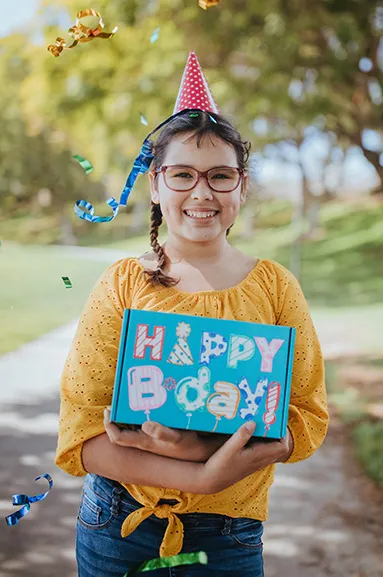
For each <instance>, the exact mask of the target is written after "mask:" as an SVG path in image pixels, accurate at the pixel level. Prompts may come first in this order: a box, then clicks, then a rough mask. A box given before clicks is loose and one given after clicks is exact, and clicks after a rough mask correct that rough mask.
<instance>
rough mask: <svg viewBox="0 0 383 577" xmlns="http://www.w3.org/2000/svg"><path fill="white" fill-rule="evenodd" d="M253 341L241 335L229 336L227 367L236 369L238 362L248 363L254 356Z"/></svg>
mask: <svg viewBox="0 0 383 577" xmlns="http://www.w3.org/2000/svg"><path fill="white" fill-rule="evenodd" d="M254 351H255V344H254V341H253V339H250V338H249V337H245V336H241V335H231V336H230V345H229V354H228V359H227V366H228V367H229V368H231V369H236V368H237V365H238V361H248V360H249V359H251V357H252V356H253V355H254Z"/></svg>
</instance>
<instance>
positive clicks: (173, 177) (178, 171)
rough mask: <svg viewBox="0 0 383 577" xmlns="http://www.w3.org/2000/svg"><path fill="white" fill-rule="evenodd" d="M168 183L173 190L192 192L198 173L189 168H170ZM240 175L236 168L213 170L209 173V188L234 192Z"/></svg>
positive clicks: (167, 172)
mask: <svg viewBox="0 0 383 577" xmlns="http://www.w3.org/2000/svg"><path fill="white" fill-rule="evenodd" d="M165 176H166V182H167V185H168V186H169V188H172V189H173V190H179V191H186V190H191V189H192V188H193V187H194V186H195V185H196V183H197V180H198V172H197V170H195V169H194V168H190V167H187V166H169V167H168V168H167V169H166V173H165ZM239 179H240V174H239V172H238V170H236V169H235V168H230V167H224V168H212V169H211V170H209V172H208V173H207V180H208V183H209V186H210V187H211V188H212V189H213V190H216V191H217V192H229V191H231V190H234V189H235V188H236V187H237V186H238V183H239Z"/></svg>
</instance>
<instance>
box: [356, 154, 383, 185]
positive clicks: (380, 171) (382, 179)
mask: <svg viewBox="0 0 383 577" xmlns="http://www.w3.org/2000/svg"><path fill="white" fill-rule="evenodd" d="M361 149H362V152H363V154H364V156H365V158H367V160H368V162H370V163H371V164H372V166H373V167H374V168H375V171H376V174H377V175H378V178H379V183H378V186H377V188H376V189H375V190H374V191H373V194H383V166H381V164H380V162H379V157H380V155H381V154H383V153H380V154H379V152H375V151H373V150H368V149H367V148H364V147H363V146H361Z"/></svg>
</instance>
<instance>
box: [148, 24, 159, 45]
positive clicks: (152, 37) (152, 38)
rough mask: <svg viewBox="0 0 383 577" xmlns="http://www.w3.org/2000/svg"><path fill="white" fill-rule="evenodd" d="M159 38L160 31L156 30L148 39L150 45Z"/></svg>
mask: <svg viewBox="0 0 383 577" xmlns="http://www.w3.org/2000/svg"><path fill="white" fill-rule="evenodd" d="M159 37H160V29H159V28H156V29H155V30H154V31H153V32H152V35H151V37H150V44H154V43H155V42H157V40H158V38H159Z"/></svg>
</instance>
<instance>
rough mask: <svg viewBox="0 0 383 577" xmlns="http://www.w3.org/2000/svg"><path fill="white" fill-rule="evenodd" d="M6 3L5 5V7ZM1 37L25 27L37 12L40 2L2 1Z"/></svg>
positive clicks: (31, 0) (26, 0) (30, 0)
mask: <svg viewBox="0 0 383 577" xmlns="http://www.w3.org/2000/svg"><path fill="white" fill-rule="evenodd" d="M3 3H4V5H3ZM1 4H2V6H1V18H0V36H6V35H7V34H9V33H10V32H12V31H13V30H14V29H15V28H18V27H20V26H21V27H24V26H25V24H26V23H27V22H28V20H30V19H31V18H33V16H34V15H35V14H36V12H37V8H38V5H39V4H40V2H39V0H1Z"/></svg>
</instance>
